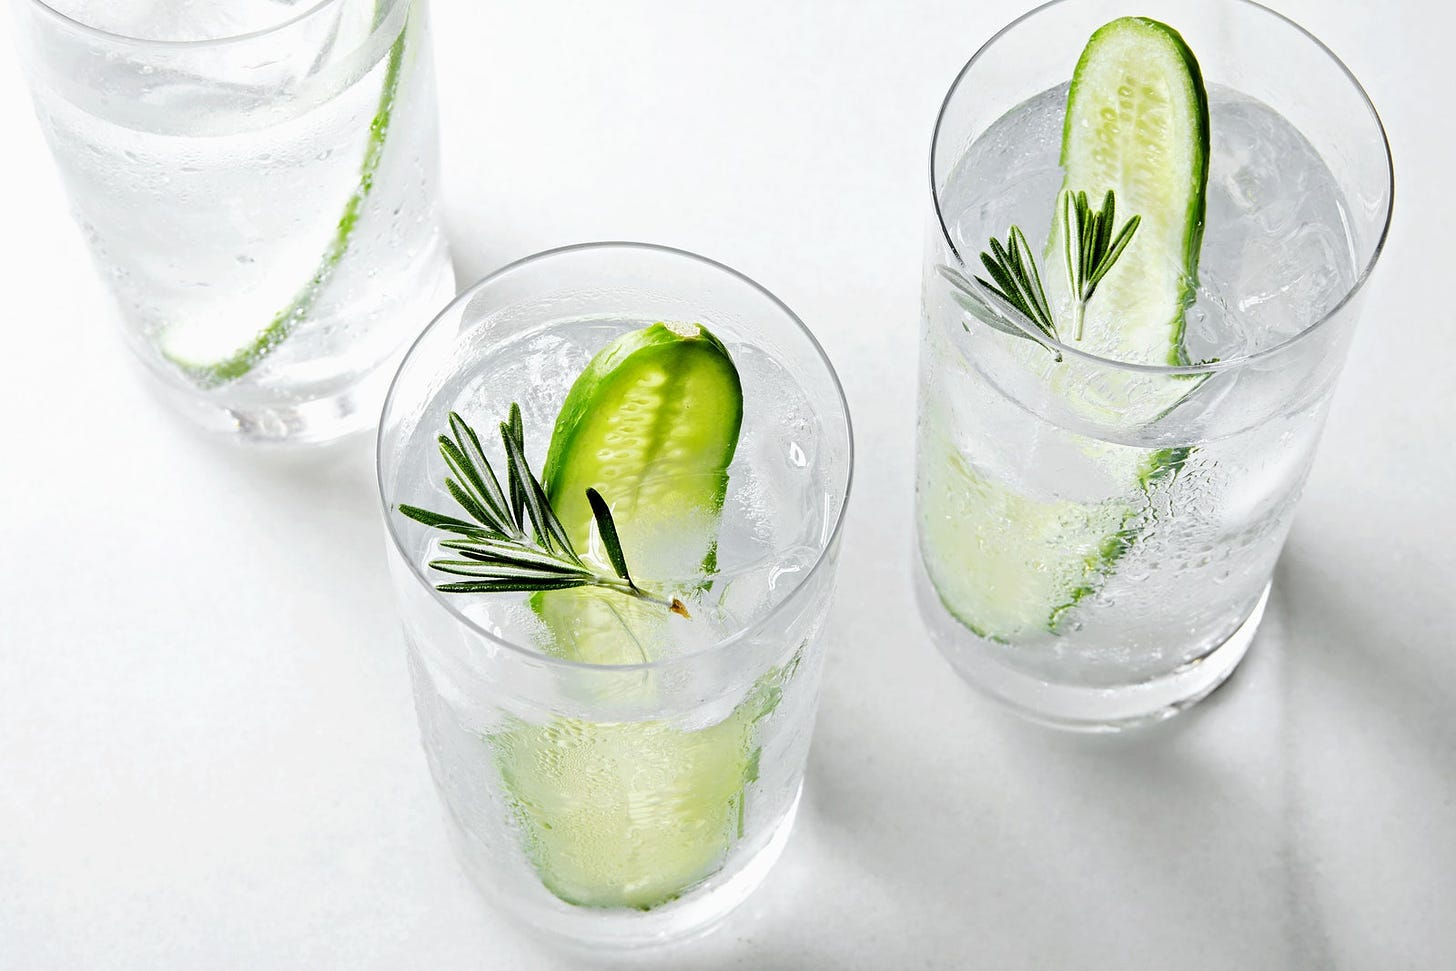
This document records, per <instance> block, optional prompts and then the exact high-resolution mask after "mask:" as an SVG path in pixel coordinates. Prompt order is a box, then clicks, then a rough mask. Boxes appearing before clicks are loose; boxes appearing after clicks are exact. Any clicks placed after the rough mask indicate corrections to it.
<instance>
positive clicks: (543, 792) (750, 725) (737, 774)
mask: <svg viewBox="0 0 1456 971" xmlns="http://www.w3.org/2000/svg"><path fill="white" fill-rule="evenodd" d="M792 670H793V665H792V664H791V665H790V666H789V667H788V668H786V669H784V670H782V671H780V670H775V671H772V672H770V673H769V674H768V675H766V676H765V677H764V678H763V679H762V680H761V681H760V682H759V684H758V685H757V686H756V687H755V689H754V690H753V692H752V693H751V694H750V696H749V698H748V700H746V701H745V702H743V703H742V704H740V705H739V706H738V707H737V708H736V709H734V711H733V713H732V714H731V715H729V716H728V718H726V719H724V720H723V721H721V722H719V723H718V724H716V725H710V726H708V727H707V728H702V729H699V730H697V731H684V730H682V729H680V728H676V727H674V726H673V725H670V724H668V723H667V722H663V721H647V722H585V721H580V720H578V719H573V718H560V719H556V720H554V721H552V722H551V723H550V724H548V725H544V726H541V725H527V724H525V723H519V724H518V725H517V726H516V727H515V728H514V729H513V730H511V731H509V732H502V733H500V734H498V735H495V736H493V737H492V739H491V742H492V746H493V748H494V752H495V760H496V765H497V767H498V768H499V770H500V773H501V779H502V780H503V781H504V783H505V787H506V792H507V793H508V794H509V799H510V805H511V809H512V812H513V814H514V815H515V818H516V821H517V823H518V825H519V826H520V829H521V833H522V835H523V842H524V849H525V851H526V856H527V858H528V859H529V860H531V862H532V864H533V865H534V866H535V868H536V872H537V874H538V875H539V876H540V878H541V882H542V884H543V885H544V886H545V887H546V889H547V890H549V891H551V893H552V894H554V895H555V896H556V897H558V898H560V899H561V900H563V901H565V902H566V903H569V904H573V905H576V906H580V907H604V908H631V909H634V910H650V909H652V908H653V907H657V906H660V905H661V904H664V903H667V902H669V901H672V900H674V899H676V898H677V897H679V896H681V895H682V893H683V892H684V891H686V890H688V889H689V888H691V887H692V886H693V885H694V884H697V883H699V882H701V881H702V880H703V879H705V878H706V877H709V876H711V875H712V874H713V872H714V871H716V870H717V869H718V867H719V866H720V865H721V864H722V862H723V859H724V857H725V856H726V855H727V853H728V850H729V849H731V848H732V846H733V843H734V842H735V841H736V840H737V839H738V838H740V837H741V836H742V835H743V832H744V822H745V807H744V797H745V794H746V792H747V787H748V785H749V783H751V782H753V781H754V780H755V779H757V778H758V748H757V743H756V741H755V735H756V734H757V733H756V731H755V726H756V725H757V724H758V722H759V721H760V720H762V719H763V718H765V717H767V716H768V715H769V714H770V713H771V712H772V711H773V709H774V707H775V706H776V705H777V703H778V698H779V694H780V692H781V691H782V685H783V683H784V682H785V681H786V680H787V678H788V677H789V675H790V674H792Z"/></svg>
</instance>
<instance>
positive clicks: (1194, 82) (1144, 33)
mask: <svg viewBox="0 0 1456 971" xmlns="http://www.w3.org/2000/svg"><path fill="white" fill-rule="evenodd" d="M1145 42H1152V43H1156V44H1160V45H1163V46H1165V47H1167V48H1168V49H1170V50H1171V51H1172V52H1173V53H1174V54H1175V55H1176V56H1177V57H1178V58H1179V59H1181V60H1182V62H1183V65H1184V67H1185V68H1186V69H1187V75H1186V77H1187V79H1188V85H1187V90H1186V91H1185V92H1184V93H1185V94H1186V95H1187V97H1188V100H1189V102H1190V103H1191V104H1192V105H1193V118H1194V138H1195V142H1196V144H1197V145H1198V146H1201V148H1202V151H1201V152H1196V153H1195V157H1194V167H1195V171H1194V176H1193V179H1192V184H1193V185H1194V189H1193V191H1192V192H1191V193H1190V195H1189V200H1188V208H1187V211H1186V213H1185V221H1184V227H1185V232H1184V240H1183V252H1184V257H1183V262H1184V274H1185V275H1184V286H1183V292H1182V293H1181V294H1180V310H1179V313H1178V316H1177V317H1176V318H1175V319H1174V320H1173V321H1171V324H1172V331H1171V334H1170V342H1171V346H1170V347H1169V350H1168V359H1167V363H1168V364H1169V365H1170V366H1173V367H1181V366H1184V365H1187V364H1189V363H1190V361H1189V357H1188V351H1187V348H1186V347H1185V346H1184V338H1185V333H1186V328H1187V322H1186V320H1185V318H1184V312H1185V311H1186V310H1187V309H1188V308H1189V307H1190V306H1192V305H1193V302H1194V300H1195V299H1196V298H1197V292H1198V262H1199V256H1200V253H1201V252H1202V249H1203V227H1204V217H1205V213H1206V208H1207V194H1208V146H1209V117H1208V92H1207V90H1206V88H1205V86H1204V83H1203V70H1202V68H1200V67H1199V66H1198V58H1197V57H1195V56H1194V54H1193V50H1192V48H1190V47H1189V46H1188V44H1187V42H1186V41H1185V40H1184V39H1183V35H1182V34H1180V33H1178V31H1176V30H1174V29H1173V28H1172V27H1170V26H1168V25H1167V24H1165V23H1162V22H1161V21H1157V20H1152V19H1151V18H1148V17H1122V18H1119V19H1117V20H1114V21H1111V22H1110V23H1107V24H1104V25H1103V26H1102V27H1100V28H1098V29H1097V31H1095V32H1094V33H1093V34H1092V36H1091V38H1089V39H1088V41H1087V46H1086V47H1085V48H1083V50H1082V56H1081V57H1080V58H1078V60H1077V68H1076V70H1075V71H1074V72H1073V73H1072V85H1071V88H1070V89H1069V91H1068V93H1067V112H1066V115H1065V116H1064V119H1063V126H1062V152H1061V159H1060V160H1061V164H1062V166H1063V167H1064V168H1066V167H1067V166H1068V164H1069V159H1070V157H1071V155H1072V154H1073V149H1072V146H1073V144H1074V143H1075V141H1076V139H1077V138H1078V136H1079V135H1080V134H1081V131H1080V130H1079V128H1078V125H1077V119H1078V117H1079V111H1078V108H1079V94H1081V95H1086V92H1087V89H1086V86H1085V85H1081V84H1079V82H1080V81H1082V80H1083V79H1084V78H1085V77H1086V75H1087V74H1089V73H1090V72H1091V69H1092V66H1093V64H1094V61H1095V60H1096V59H1100V58H1103V57H1107V56H1113V57H1115V56H1117V52H1116V48H1117V47H1118V46H1120V45H1133V44H1137V43H1145ZM1073 181H1074V180H1073V177H1072V173H1071V171H1070V170H1068V173H1067V179H1066V181H1065V182H1064V183H1063V188H1064V189H1072V188H1078V189H1087V190H1088V196H1089V197H1092V198H1093V199H1094V201H1095V200H1097V199H1101V197H1102V195H1103V193H1105V192H1106V190H1107V189H1108V188H1113V187H1111V186H1103V187H1101V188H1100V189H1097V188H1096V187H1091V188H1089V187H1087V186H1073ZM1094 190H1095V191H1094ZM1119 201H1122V200H1119ZM1120 208H1121V207H1120ZM1135 214H1136V213H1134V212H1132V211H1127V210H1124V212H1123V215H1124V218H1125V217H1127V216H1131V215H1135ZM1135 243H1136V239H1134V244H1135ZM1114 272H1115V271H1114Z"/></svg>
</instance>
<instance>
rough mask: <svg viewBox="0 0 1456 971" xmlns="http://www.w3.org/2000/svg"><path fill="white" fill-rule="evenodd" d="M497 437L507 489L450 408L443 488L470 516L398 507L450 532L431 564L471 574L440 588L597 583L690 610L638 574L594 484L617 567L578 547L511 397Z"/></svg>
mask: <svg viewBox="0 0 1456 971" xmlns="http://www.w3.org/2000/svg"><path fill="white" fill-rule="evenodd" d="M500 437H501V445H502V446H503V449H504V452H505V457H506V485H505V486H504V488H503V487H502V486H501V483H500V480H499V479H497V478H496V474H495V470H494V469H493V468H492V467H491V464H490V460H489V459H487V458H486V457H485V451H484V450H483V449H482V448H481V447H480V438H479V436H478V435H476V433H475V429H473V428H471V427H470V425H469V424H468V423H466V421H465V419H463V418H461V417H460V416H459V415H458V414H456V413H455V412H453V411H452V412H450V434H449V435H441V436H439V448H440V455H441V457H442V458H444V460H445V465H446V466H448V467H449V469H450V474H449V475H447V476H446V477H445V489H446V491H448V492H449V493H450V495H451V496H452V497H454V499H455V502H456V503H458V504H459V506H460V508H461V509H463V510H464V511H465V513H466V515H468V516H469V517H470V518H469V519H468V520H467V519H461V518H458V517H456V516H449V515H446V514H444V513H438V512H431V511H430V510H428V509H421V508H420V507H418V506H411V505H406V504H404V503H401V504H399V505H398V506H396V507H395V508H397V509H398V510H399V512H400V514H401V515H403V516H407V517H408V518H410V519H413V520H414V521H415V522H417V523H422V524H423V525H425V526H429V527H431V528H433V529H439V530H442V531H444V532H446V533H449V534H451V538H450V539H443V540H441V541H440V548H441V550H442V551H445V552H446V553H447V555H446V556H444V557H442V558H440V559H435V560H431V561H430V562H429V566H430V568H431V569H434V570H438V571H439V572H441V573H445V574H449V575H450V576H458V577H466V578H467V579H464V580H451V581H447V582H443V583H437V584H436V585H435V589H436V590H439V591H440V592H442V593H508V592H525V593H534V592H537V591H541V590H567V589H571V588H573V587H599V588H601V589H603V590H611V591H613V592H615V593H620V594H623V595H626V596H629V597H635V598H637V599H638V600H645V601H647V602H648V603H653V604H657V605H659V606H662V607H666V608H667V609H668V610H670V611H672V612H673V613H675V614H680V615H682V616H684V617H687V616H689V615H688V611H687V608H686V607H685V606H684V605H683V602H682V601H681V600H679V599H677V598H676V597H673V598H671V599H665V598H663V597H658V596H656V595H654V594H652V593H649V592H648V591H646V590H643V589H642V588H641V587H639V586H638V585H637V584H636V582H634V581H633V579H632V575H631V573H630V572H628V570H627V559H626V556H625V555H624V554H623V553H622V541H621V538H620V537H619V536H618V534H617V524H616V522H615V520H613V518H612V511H611V509H610V508H609V507H608V506H607V502H606V500H605V499H603V498H602V495H601V493H599V492H598V491H597V490H596V489H587V490H586V498H587V502H588V503H589V504H590V506H591V511H592V517H593V518H594V519H595V520H596V524H597V532H598V533H599V534H600V535H601V539H602V546H603V547H604V548H605V550H606V554H607V559H608V560H609V561H610V563H611V567H612V572H611V573H608V572H606V571H604V570H601V569H599V568H597V567H596V566H595V565H593V564H591V563H589V562H587V561H586V560H584V559H582V557H581V556H580V555H579V554H578V553H577V552H576V549H575V547H574V546H573V545H572V542H571V538H570V537H569V536H568V535H567V532H566V527H565V526H563V525H562V524H561V520H560V519H559V518H558V517H557V515H556V511H555V510H554V509H553V508H552V507H551V501H550V500H549V499H548V498H547V497H546V490H545V488H544V487H543V486H542V485H541V480H540V479H538V478H537V477H536V474H535V473H534V472H532V471H531V466H530V464H529V463H528V462H527V460H526V441H525V429H524V426H523V424H522V422H521V409H520V407H519V406H518V405H516V404H514V403H512V405H511V411H510V416H509V417H508V418H507V420H506V421H503V422H501V424H500Z"/></svg>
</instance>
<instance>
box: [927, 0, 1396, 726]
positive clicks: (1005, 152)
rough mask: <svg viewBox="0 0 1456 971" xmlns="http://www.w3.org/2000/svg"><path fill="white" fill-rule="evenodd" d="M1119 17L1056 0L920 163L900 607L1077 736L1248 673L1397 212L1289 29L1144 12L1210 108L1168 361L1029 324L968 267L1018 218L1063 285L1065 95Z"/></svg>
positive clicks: (1357, 95)
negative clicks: (925, 211) (1060, 204)
mask: <svg viewBox="0 0 1456 971" xmlns="http://www.w3.org/2000/svg"><path fill="white" fill-rule="evenodd" d="M1129 12H1130V11H1129V9H1128V5H1127V4H1126V2H1125V0H1060V2H1054V3H1049V4H1047V5H1045V6H1043V7H1040V8H1038V9H1036V10H1034V11H1032V12H1031V13H1029V14H1027V15H1026V16H1024V17H1023V18H1021V19H1020V20H1018V21H1016V22H1015V23H1013V24H1012V25H1011V26H1009V27H1007V28H1006V29H1005V30H1003V31H1002V32H1001V33H999V34H998V35H997V36H996V37H994V38H993V39H992V40H991V41H990V42H989V43H987V44H986V45H985V46H984V47H983V48H981V50H980V51H979V52H978V53H977V54H976V55H975V56H974V57H973V58H972V59H971V60H970V62H969V63H968V64H967V65H966V66H965V68H964V69H963V70H962V71H961V73H960V76H959V77H958V78H957V79H956V81H955V83H954V85H952V87H951V89H950V92H949V94H948V95H947V97H946V99H945V103H944V106H943V107H942V110H941V113H940V117H939V120H938V121H937V124H936V129H935V137H934V143H933V146H932V149H931V155H932V158H931V185H930V189H931V194H930V203H931V206H930V221H929V234H928V240H927V246H926V251H925V256H926V258H925V267H924V290H923V300H924V304H923V319H922V326H923V332H922V333H923V341H922V347H921V364H920V394H919V409H918V411H919V414H918V429H917V436H918V457H917V495H916V510H917V525H918V550H917V555H916V556H915V567H916V572H917V575H918V580H917V590H918V595H919V601H920V606H921V613H922V615H923V617H924V619H925V621H926V623H927V626H928V628H929V630H930V632H931V634H932V636H933V638H934V640H935V643H936V644H937V645H938V646H939V648H940V649H941V650H942V652H943V653H944V654H945V655H946V657H947V658H948V659H949V660H950V661H951V662H952V663H953V664H954V665H955V667H956V668H957V669H958V670H959V671H960V672H961V674H962V675H963V676H964V677H965V678H966V679H967V680H968V681H970V682H971V683H972V684H973V685H974V686H976V687H977V688H979V689H981V690H982V691H984V692H985V693H987V694H989V695H990V696H992V697H994V698H996V699H998V700H1000V701H1001V702H1003V703H1005V704H1006V705H1008V706H1010V707H1011V708H1013V709H1015V710H1017V711H1019V712H1021V713H1022V714H1024V715H1027V716H1029V717H1031V718H1033V719H1036V720H1040V721H1043V722H1047V723H1050V724H1055V725H1059V726H1062V727H1070V728H1077V729H1085V730H1108V729H1114V728H1117V727H1121V726H1126V725H1130V724H1137V723H1139V722H1143V721H1148V720H1156V719H1159V718H1163V717H1167V716H1168V715H1171V714H1173V713H1174V712H1176V711H1178V710H1180V709H1182V708H1184V707H1186V706H1187V705H1190V704H1192V703H1193V702H1195V701H1197V700H1198V699H1199V698H1201V697H1203V696H1204V695H1206V694H1207V693H1208V692H1210V691H1212V690H1213V689H1214V688H1215V687H1217V686H1218V685H1219V684H1220V683H1221V682H1222V681H1223V679H1225V678H1226V677H1227V676H1228V675H1229V673H1230V672H1231V671H1232V670H1233V668H1234V667H1235V665H1236V664H1237V663H1238V662H1239V660H1240V659H1241V658H1242V657H1243V655H1244V652H1245V651H1246V649H1247V648H1248V646H1249V643H1250V641H1251V639H1252V638H1253V635H1254V632H1255V630H1256V629H1257V627H1258V625H1259V621H1260V618H1261V615H1262V613H1263V610H1264V606H1265V603H1266V602H1267V600H1268V597H1269V588H1270V579H1271V576H1272V574H1273V569H1274V564H1275V560H1276V559H1277V558H1278V556H1279V551H1280V549H1281V547H1282V545H1283V543H1284V539H1285V536H1286V535H1287V533H1288V531H1289V527H1290V522H1291V520H1292V518H1293V516H1294V511H1295V507H1296V504H1297V501H1298V498H1299V494H1300V491H1301V489H1302V487H1303V484H1304V481H1305V478H1306V475H1307V474H1308V472H1309V468H1310V463H1311V461H1312V459H1313V456H1314V453H1315V447H1316V444H1317V441H1318V438H1319V435H1320V430H1321V428H1322V426H1323V423H1324V419H1325V414H1326V410H1327V406H1328V403H1329V400H1330V396H1331V393H1332V391H1333V389H1334V387H1335V381H1336V378H1337V376H1338V374H1339V371H1340V369H1341V367H1342V365H1343V362H1344V359H1345V355H1346V352H1347V349H1348V347H1349V343H1350V337H1351V334H1352V332H1353V330H1354V327H1355V321H1356V318H1357V316H1358V315H1359V312H1360V296H1361V292H1362V288H1363V285H1364V283H1365V281H1366V280H1367V279H1368V277H1369V275H1370V273H1371V271H1372V270H1373V268H1374V266H1375V262H1376V259H1377V257H1378V255H1379V253H1380V249H1381V246H1382V244H1383V242H1384V240H1385V235H1386V231H1387V228H1388V225H1389V219H1390V212H1391V201H1392V195H1393V182H1392V174H1391V164H1390V157H1389V150H1388V146H1387V143H1386V139H1385V134H1384V131H1383V129H1382V126H1381V123H1380V119H1379V118H1378V116H1377V115H1376V112H1375V109H1374V108H1373V106H1372V105H1371V104H1370V102H1369V100H1368V98H1367V97H1366V95H1365V92H1364V91H1363V90H1361V88H1360V85H1359V84H1358V83H1357V82H1356V81H1355V79H1354V78H1353V77H1352V76H1351V74H1350V73H1349V71H1348V70H1346V68H1345V67H1344V65H1343V64H1341V63H1340V61H1339V60H1338V59H1337V58H1336V57H1335V56H1334V55H1333V54H1332V53H1331V52H1330V51H1329V50H1328V49H1327V48H1325V47H1324V46H1323V45H1322V44H1320V42H1319V41H1317V40H1316V39H1315V38H1313V37H1312V36H1310V35H1309V34H1308V33H1306V32H1305V31H1304V30H1303V29H1301V28H1300V27H1299V26H1298V25H1296V24H1294V23H1292V22H1290V21H1289V20H1286V19H1285V18H1283V17H1281V16H1279V15H1278V14H1275V13H1273V12H1272V11H1270V10H1268V9H1266V8H1264V7H1261V6H1259V5H1257V4H1255V3H1250V2H1244V0H1150V2H1148V3H1140V4H1138V5H1137V8H1136V10H1133V11H1131V12H1133V13H1137V14H1140V15H1142V14H1145V15H1147V16H1148V17H1151V18H1155V19H1157V20H1159V21H1162V22H1164V23H1166V24H1168V25H1171V26H1172V27H1173V28H1175V29H1176V30H1177V31H1179V32H1180V33H1181V35H1182V37H1183V38H1184V39H1185V40H1186V42H1187V44H1188V46H1189V47H1190V48H1191V49H1192V51H1193V53H1194V54H1195V55H1196V57H1197V59H1198V61H1199V63H1200V64H1201V68H1202V74H1203V78H1204V80H1205V82H1206V84H1207V91H1208V106H1209V115H1210V119H1211V122H1210V131H1211V136H1210V137H1211V142H1210V151H1209V155H1208V159H1209V164H1208V187H1207V196H1206V203H1207V205H1206V216H1205V218H1204V220H1203V224H1202V251H1201V261H1200V262H1199V263H1198V265H1197V273H1196V279H1187V278H1186V276H1185V278H1184V284H1185V287H1186V288H1185V290H1184V293H1185V294H1192V299H1191V302H1190V304H1189V305H1188V307H1187V310H1186V316H1185V318H1184V319H1183V322H1182V324H1181V326H1180V329H1179V331H1178V333H1177V337H1176V341H1177V342H1178V343H1179V344H1180V345H1181V346H1180V347H1179V350H1178V353H1177V354H1176V355H1175V356H1174V357H1175V358H1176V359H1170V358H1168V357H1167V356H1166V353H1165V355H1164V359H1163V360H1160V361H1129V360H1125V359H1114V358H1115V355H1107V354H1099V352H1098V346H1097V344H1096V341H1095V340H1094V339H1093V338H1094V337H1095V334H1094V333H1093V331H1094V330H1095V329H1096V328H1097V327H1098V326H1102V325H1105V324H1106V322H1107V321H1115V320H1116V319H1117V315H1118V313H1119V308H1118V307H1116V306H1102V307H1101V308H1100V310H1099V312H1100V314H1101V315H1102V320H1101V321H1100V322H1094V321H1093V320H1092V319H1091V317H1090V316H1089V318H1088V321H1087V328H1088V334H1089V337H1088V339H1087V340H1078V339H1074V338H1073V337H1072V336H1070V335H1071V331H1072V328H1070V327H1064V328H1060V329H1059V333H1061V335H1062V336H1061V337H1060V338H1051V339H1047V338H1045V337H1044V336H1043V335H1041V334H1038V333H1033V332H1032V331H1031V329H1030V325H1029V324H1028V323H1027V322H1025V321H1024V320H1023V319H1021V318H1019V317H1017V316H1016V315H1014V314H1009V313H1007V312H1006V311H1005V308H1003V307H1000V306H999V305H998V304H997V303H996V302H995V301H993V300H990V299H989V298H988V297H987V296H986V293H985V289H984V287H983V285H980V284H976V283H974V282H973V280H974V278H975V277H977V276H982V277H984V276H986V275H988V274H987V271H986V269H984V268H983V265H982V263H981V260H980V254H981V253H982V252H983V251H985V250H986V249H987V248H988V241H989V239H990V238H991V237H993V236H994V237H997V238H1005V237H1006V235H1007V232H1008V228H1009V227H1010V226H1011V225H1013V224H1016V225H1019V226H1021V227H1022V228H1023V230H1024V231H1025V232H1026V234H1027V236H1028V238H1029V240H1028V241H1029V247H1030V251H1031V252H1032V253H1034V254H1037V255H1038V257H1044V258H1045V260H1046V267H1047V269H1046V270H1045V271H1044V273H1043V275H1044V276H1046V275H1047V274H1057V273H1060V272H1063V271H1062V270H1060V269H1059V267H1060V266H1061V265H1062V264H1061V263H1059V262H1058V260H1060V259H1061V253H1060V250H1059V248H1057V247H1052V246H1049V245H1048V241H1049V239H1052V238H1053V237H1052V236H1051V229H1052V224H1053V212H1054V209H1055V200H1056V199H1057V198H1058V191H1059V189H1060V187H1061V186H1062V184H1063V178H1064V171H1065V170H1064V169H1063V167H1062V166H1061V163H1060V157H1059V149H1060V146H1061V143H1062V139H1063V117H1064V112H1065V107H1066V104H1067V101H1068V90H1069V79H1070V78H1071V76H1072V72H1073V68H1074V66H1075V65H1076V64H1077V63H1078V57H1079V55H1080V54H1081V52H1082V49H1083V47H1084V45H1086V43H1087V41H1088V38H1089V37H1090V36H1091V35H1092V33H1093V32H1094V31H1095V30H1097V29H1098V28H1099V27H1101V26H1102V25H1103V24H1106V23H1108V22H1110V21H1112V20H1114V19H1116V18H1118V17H1120V16H1122V15H1124V14H1127V13H1129ZM1129 96H1130V94H1129ZM1126 215H1130V213H1128V214H1126ZM1140 232H1141V230H1140ZM1138 243H1139V240H1138V237H1137V236H1134V237H1133V242H1132V243H1131V244H1130V245H1131V246H1133V247H1136V246H1137V245H1138ZM1113 272H1114V273H1115V272H1116V269H1114V270H1113ZM1048 279H1049V280H1050V277H1048ZM1109 279H1111V277H1109ZM1195 288H1196V292H1194V291H1195ZM1048 289H1051V286H1050V284H1049V285H1048ZM1065 306H1066V305H1065V304H1063V305H1062V307H1063V308H1064V307H1065ZM1097 306H1098V305H1097V303H1096V298H1094V300H1093V302H1091V303H1089V304H1088V307H1089V311H1088V312H1089V314H1090V313H1091V309H1090V308H1092V307H1097ZM1028 336H1031V337H1034V338H1035V339H1034V340H1028V339H1026V338H1027V337H1028ZM1164 352H1166V347H1165V348H1164Z"/></svg>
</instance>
